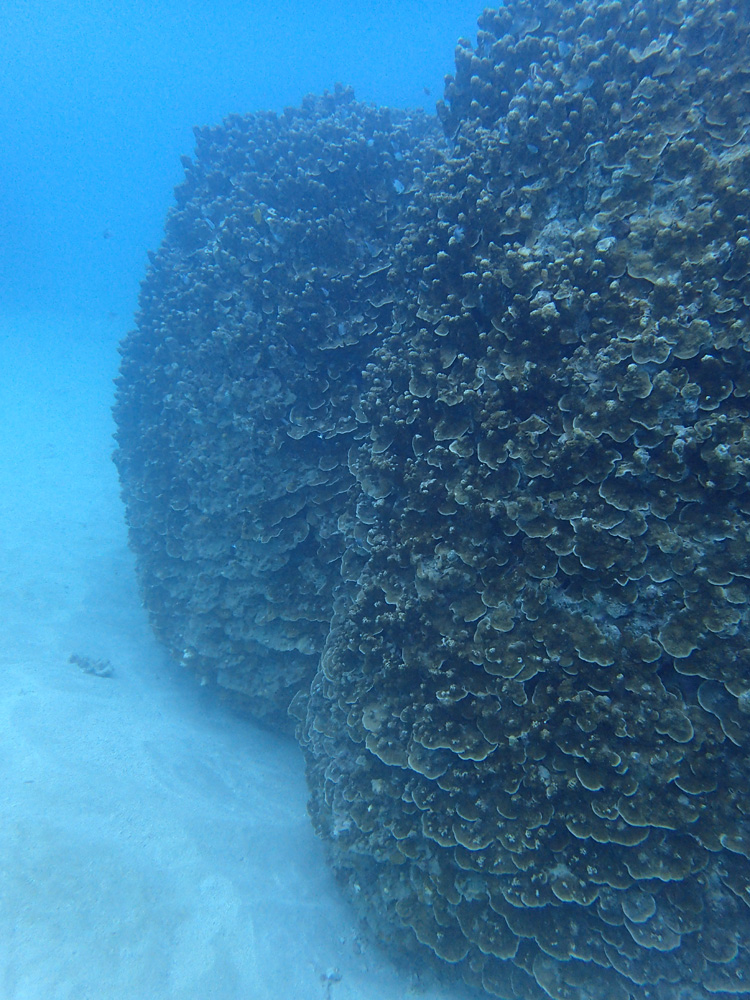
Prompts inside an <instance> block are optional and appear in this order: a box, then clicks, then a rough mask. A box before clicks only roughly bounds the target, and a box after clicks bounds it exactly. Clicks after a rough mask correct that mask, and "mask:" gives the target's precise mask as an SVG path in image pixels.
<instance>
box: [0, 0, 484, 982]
mask: <svg viewBox="0 0 750 1000" xmlns="http://www.w3.org/2000/svg"><path fill="white" fill-rule="evenodd" d="M477 13H478V7H477V4H476V3H474V2H464V0H462V2H456V0H439V2H434V3H421V2H410V0H407V2H403V0H399V2H395V0H394V2H389V3H358V4H350V3H340V2H338V0H332V2H324V3H318V4H303V3H293V2H285V0H282V2H279V0H274V2H273V3H271V2H263V3H259V2H242V3H240V2H235V0H226V2H218V3H208V2H206V3H204V2H198V0H187V2H180V3H176V2H171V0H156V2H149V3H146V2H142V0H127V2H126V0H122V2H113V0H44V2H42V0H6V2H4V3H3V4H2V9H1V10H0V146H2V149H3V157H2V165H1V166H0V372H2V378H1V379H0V420H1V421H2V435H0V483H1V484H2V489H0V566H1V567H2V569H1V571H0V621H2V635H3V641H2V644H0V718H1V721H0V773H1V775H2V782H1V783H2V789H3V791H2V802H3V805H2V811H3V822H2V825H1V830H0V997H1V998H2V1000H145V998H149V1000H151V998H164V1000H177V998H180V1000H203V998H208V997H211V998H215V1000H239V998H242V1000H246V998H250V997H252V998H254V1000H264V998H267V1000H271V998H277V997H285V998H286V1000H318V998H320V1000H327V998H334V1000H347V998H355V997H357V998H368V1000H391V998H393V997H397V996H402V995H405V994H406V993H407V992H408V991H409V990H410V989H416V988H418V987H419V982H418V978H417V977H416V973H415V972H413V971H412V970H410V969H408V968H406V969H404V968H403V967H401V968H397V967H396V966H395V965H393V964H392V962H391V961H390V958H389V956H388V955H387V954H384V953H382V952H379V951H378V950H377V948H376V947H375V946H374V945H373V944H372V942H371V941H368V940H367V938H366V937H365V936H363V935H362V933H361V931H360V928H359V925H358V921H357V918H356V916H355V915H354V914H353V912H352V911H351V910H350V908H349V907H348V905H347V904H346V903H345V902H344V901H343V899H342V898H341V897H340V894H339V892H338V889H337V887H336V885H335V882H334V879H333V876H332V874H331V872H330V870H329V869H328V867H327V865H326V863H325V859H324V857H323V852H322V850H321V847H320V844H319V843H318V842H317V840H316V838H315V835H314V833H313V831H312V829H311V827H310V823H309V819H308V816H307V813H306V803H307V790H306V788H305V782H304V774H303V762H302V759H301V755H300V752H299V749H298V748H297V747H296V746H295V745H294V744H292V743H291V742H287V741H286V740H282V739H281V738H277V737H275V736H273V735H272V734H269V733H268V732H267V731H259V730H255V729H254V728H253V727H252V725H250V724H249V723H248V722H247V720H246V719H241V718H238V717H237V716H236V715H233V714H231V712H230V710H229V709H228V708H227V707H226V706H225V705H223V704H221V703H220V702H219V701H218V699H217V698H216V697H215V693H214V692H209V691H207V690H205V689H201V688H199V687H198V686H197V685H196V684H195V680H194V678H193V677H192V676H191V675H189V674H188V672H187V671H185V670H184V669H183V668H182V667H181V666H178V665H175V664H174V663H172V661H170V660H169V659H168V658H167V657H166V656H165V654H164V652H163V650H162V649H161V647H160V646H159V645H158V644H157V643H156V641H155V640H154V638H153V635H152V633H151V631H150V629H149V627H148V625H147V622H146V616H145V612H144V610H143V608H142V606H141V598H140V595H139V593H138V589H137V584H136V578H135V569H134V563H133V559H132V556H131V554H130V553H129V551H128V548H127V538H126V527H125V519H124V513H123V508H122V505H121V502H120V499H119V487H118V482H117V477H116V472H115V469H114V466H113V465H112V462H111V451H112V432H113V429H114V425H113V422H112V418H111V405H112V401H113V384H112V380H113V378H114V376H115V374H116V372H117V365H118V360H119V359H118V355H117V344H118V341H119V340H120V339H121V338H122V337H123V336H124V335H125V334H126V333H127V331H128V330H129V329H130V328H131V327H132V326H133V322H134V320H133V313H134V310H135V307H136V303H137V298H138V290H139V284H140V281H141V279H142V278H143V276H144V273H145V270H146V266H147V251H148V250H156V249H157V248H158V246H159V244H160V242H161V240H162V238H163V226H164V219H165V216H166V214H167V211H168V209H169V208H170V206H171V205H172V204H173V200H174V198H173V188H174V186H175V184H176V183H178V182H179V181H180V179H181V178H182V175H183V167H182V165H181V162H180V157H181V156H191V155H192V153H193V148H194V144H195V137H194V134H193V127H194V126H206V125H213V124H216V123H218V122H219V121H220V120H221V119H222V118H223V117H224V116H226V115H228V114H231V113H239V114H244V113H247V112H251V111H259V110H262V109H273V110H276V111H281V110H282V109H283V108H284V107H285V106H286V105H298V104H299V103H300V102H301V100H302V99H303V97H304V95H305V94H306V93H308V92H311V91H315V92H318V93H322V92H323V91H324V90H325V89H330V90H332V89H333V88H334V86H335V84H336V83H337V82H338V81H342V82H344V83H346V84H352V85H353V86H354V87H355V88H356V91H357V95H358V97H359V98H360V99H362V100H365V101H372V102H375V103H384V104H392V105H397V106H412V105H423V106H424V107H426V108H428V109H431V108H432V107H434V102H435V100H436V99H437V98H438V97H439V96H440V94H441V91H442V83H443V74H444V73H446V72H448V71H449V70H450V69H451V66H452V61H453V50H454V46H455V42H456V40H457V39H458V37H459V36H461V35H466V36H472V37H473V35H474V33H475V30H476V15H477ZM426 90H429V91H430V93H429V94H428V93H426V92H425V91H426ZM71 657H72V659H71ZM422 995H425V996H427V997H430V998H438V997H441V998H442V997H448V996H449V995H450V996H453V995H454V993H452V992H449V991H444V990H442V989H440V988H438V987H437V986H434V987H433V986H426V987H425V992H424V993H423V994H422ZM455 995H457V994H455Z"/></svg>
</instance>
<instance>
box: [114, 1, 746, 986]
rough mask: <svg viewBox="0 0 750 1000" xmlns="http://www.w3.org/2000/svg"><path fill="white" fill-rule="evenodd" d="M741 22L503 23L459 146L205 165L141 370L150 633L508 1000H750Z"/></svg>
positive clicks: (392, 131) (191, 194)
mask: <svg viewBox="0 0 750 1000" xmlns="http://www.w3.org/2000/svg"><path fill="white" fill-rule="evenodd" d="M749 29H750V6H749V5H748V2H747V0H739V2H736V3H735V4H730V3H728V2H726V0H715V2H709V0H691V2H690V3H685V2H673V0H648V2H636V3H634V4H624V3H621V2H619V0H614V2H604V3H601V2H600V3H594V2H589V0H583V2H575V0H574V2H566V3H561V2H555V0H549V2H546V3H543V4H537V3H535V4H531V3H528V2H526V0H508V3H507V4H505V5H504V6H503V7H502V8H501V9H500V10H498V11H492V10H487V11H485V13H484V14H483V15H482V16H481V18H480V21H479V33H478V40H477V44H476V47H472V46H471V45H470V44H469V43H468V42H464V41H462V42H461V43H460V44H459V47H458V49H457V52H456V70H455V75H454V76H453V77H449V78H448V79H447V83H446V91H445V99H444V101H443V102H440V104H439V105H438V113H439V121H438V120H435V119H433V118H431V117H429V116H427V115H424V114H421V113H405V112H401V111H394V110H387V109H382V108H375V107H371V106H366V105H362V104H359V103H357V102H356V101H355V100H354V97H353V95H352V94H351V92H350V91H348V90H346V89H343V88H337V90H336V92H335V93H332V94H326V95H324V96H323V97H321V98H318V99H313V98H310V99H307V100H305V101H304V102H303V104H302V106H301V107H300V108H297V109H290V110H288V111H286V112H284V114H282V115H279V116H277V115H274V114H254V115H249V116H246V117H239V116H237V117H232V118H229V119H227V120H226V121H225V122H224V123H223V124H221V125H219V126H218V127H215V128H209V129H203V130H199V131H198V133H197V147H196V153H195V157H194V159H192V160H187V161H186V163H185V180H184V182H183V183H182V185H181V186H180V187H179V188H178V190H177V206H176V208H175V209H174V210H173V211H172V212H171V214H170V216H169V219H168V222H167V230H166V237H165V240H164V243H163V244H162V246H161V248H160V249H159V251H158V252H157V253H155V254H154V255H153V257H152V265H151V268H150V270H149V273H148V275H147V276H146V279H145V281H144V283H143V289H142V295H141V304H140V312H139V314H138V317H137V328H136V330H135V331H134V332H133V333H131V334H130V335H129V336H128V337H127V338H126V340H125V342H124V344H123V346H122V355H123V360H122V369H121V376H120V379H119V387H118V398H117V404H116V418H117V423H118V427H119V430H118V442H119V449H118V452H117V454H116V461H117V464H118V467H119V471H120V476H121V480H122V486H123V493H124V497H125V502H126V504H127V510H128V519H129V524H130V537H131V543H132V546H133V548H134V549H135V551H136V553H137V556H138V570H139V574H140V578H141V581H142V585H143V590H144V595H145V600H146V602H147V606H148V608H149V612H150V615H151V619H152V621H153V625H154V627H155V629H156V631H157V633H158V634H159V636H160V637H161V638H162V639H163V640H164V642H165V643H166V644H167V645H168V646H169V647H170V648H171V650H172V651H173V652H174V654H175V656H177V657H178V658H181V659H182V660H183V661H184V662H186V663H189V664H190V665H191V667H192V668H194V669H195V670H196V671H197V673H198V675H199V676H200V677H201V678H203V679H205V680H206V681H208V682H210V683H212V684H215V685H218V686H219V687H220V688H223V689H225V690H226V691H227V692H231V694H232V696H233V697H234V698H235V699H236V700H237V702H239V703H241V704H242V705H244V706H245V707H246V709H247V710H248V711H249V712H251V713H252V714H253V715H254V716H256V717H257V718H261V719H264V720H265V721H266V722H268V723H272V724H276V725H279V726H282V725H283V726H287V727H291V721H290V719H291V718H294V719H295V720H296V725H297V736H298V739H299V740H300V742H301V744H302V746H303V747H304V750H305V754H306V759H307V769H308V779H309V785H310V795H311V805H310V811H311V815H312V818H313V822H314V824H315V827H316V829H317V831H318V832H319V833H320V834H321V836H322V837H323V838H324V839H325V841H326V842H327V845H328V848H329V854H330V859H331V863H332V864H333V866H334V867H335V869H336V871H337V872H338V874H339V876H340V879H341V882H342V884H343V886H344V887H345V889H346V891H347V892H348V894H349V895H350V896H351V898H352V900H353V901H354V905H355V906H356V907H357V909H358V910H359V912H360V914H361V915H362V917H363V918H364V919H366V920H367V922H368V923H369V924H370V926H371V927H372V928H373V929H374V931H375V932H376V933H377V934H378V935H379V936H380V937H381V938H382V939H383V940H385V941H386V942H393V943H394V944H395V943H398V944H399V945H401V946H404V947H407V948H409V947H411V948H413V949H415V950H417V951H421V952H422V953H424V954H425V955H434V956H437V957H438V959H440V960H443V961H444V962H446V963H450V964H451V965H452V967H454V968H455V969H457V970H458V971H459V972H460V973H461V974H462V975H463V976H464V978H465V979H466V980H467V981H468V982H469V983H471V984H474V985H477V986H479V987H481V988H483V989H484V990H486V992H487V993H488V994H489V995H491V996H495V997H504V998H523V1000H544V998H547V997H552V998H555V1000H589V998H591V997H593V996H597V997H606V998H607V1000H628V998H634V1000H647V998H654V997H657V996H658V998H659V1000H709V998H714V1000H716V998H719V1000H721V998H724V1000H727V998H728V997H729V996H730V995H733V996H736V995H738V994H745V993H750V960H749V958H750V933H749V923H748V916H749V915H750V914H749V912H748V906H750V819H749V818H748V816H749V814H750V790H749V787H748V781H747V775H748V768H749V764H750V762H749V761H748V730H749V729H750V672H749V670H748V662H749V659H750V638H749V637H750V631H749V630H748V625H749V616H750V582H749V579H750V537H749V535H750V521H749V519H748V515H749V514H750V490H749V489H748V476H749V475H750V424H749V423H748V411H749V410H750V366H749V365H748V350H749V349H750V231H749V229H748V226H749V222H748V220H749V217H750V138H749V129H750V63H749V62H748V60H747V53H748V51H750V37H749V36H750V30H749ZM289 713H291V715H290V714H289Z"/></svg>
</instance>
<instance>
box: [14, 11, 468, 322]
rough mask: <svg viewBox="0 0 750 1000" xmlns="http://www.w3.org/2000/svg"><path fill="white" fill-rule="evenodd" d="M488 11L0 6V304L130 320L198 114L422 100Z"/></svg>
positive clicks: (428, 103) (436, 89) (200, 121)
mask: <svg viewBox="0 0 750 1000" xmlns="http://www.w3.org/2000/svg"><path fill="white" fill-rule="evenodd" d="M481 7H482V4H480V3H479V2H477V0H435V2H431V3H426V2H423V0H390V2H387V3H383V2H377V3H375V2H365V3H352V2H344V0H325V2H322V3H315V4H310V3H296V2H292V0H267V2H250V0H243V2H239V0H218V2H214V3H210V2H208V0H205V2H199V0H184V2H176V0H4V2H3V4H2V13H1V14H0V26H1V30H0V149H2V157H1V158H0V309H1V308H5V309H6V310H7V309H12V310H13V311H14V312H15V311H18V310H23V309H27V308H31V309H33V310H35V311H38V310H45V308H46V307H47V306H51V307H53V308H54V309H70V310H72V311H75V312H76V313H80V312H84V313H91V314H93V315H96V316H97V317H110V319H111V320H112V322H113V324H117V325H124V326H125V327H127V325H128V322H129V317H130V315H131V314H132V311H133V309H134V307H135V303H136V296H137V290H138V282H139V279H140V277H141V274H142V272H143V269H144V267H145V262H146V251H147V250H148V249H153V248H154V247H156V246H157V245H158V243H159V241H160V238H161V232H162V223H163V219H164V215H165V213H166V211H167V208H168V206H169V205H170V202H171V193H172V189H173V188H174V186H175V184H176V183H178V182H179V180H180V178H181V174H182V170H181V167H180V161H179V157H180V155H182V154H189V153H190V152H191V150H192V148H193V134H192V128H193V126H194V125H204V124H212V123H216V122H218V121H219V120H220V119H221V118H222V117H224V116H225V115H227V114H230V113H244V112H250V111H257V110H261V109H271V110H281V109H283V108H284V107H286V106H288V105H293V104H298V103H299V102H300V100H301V98H302V97H303V96H304V95H305V94H306V93H310V92H317V93H320V92H322V91H323V90H324V89H326V88H328V89H331V88H333V86H334V84H335V83H336V82H337V81H341V82H343V83H346V84H350V85H352V86H353V87H354V89H355V94H356V96H357V98H358V99H359V100H363V101H371V102H375V103H379V104H389V105H393V106H399V107H415V106H423V107H425V108H427V109H431V108H432V107H433V106H434V102H435V100H437V99H438V98H439V97H440V96H441V94H442V83H443V77H444V75H445V73H447V72H450V71H451V70H452V68H453V51H454V47H455V43H456V41H457V40H458V38H459V37H461V36H462V35H463V36H466V37H471V38H474V37H475V34H476V32H475V27H476V17H477V15H478V13H479V11H480V9H481ZM426 90H427V91H429V94H428V93H426V92H425V91H426Z"/></svg>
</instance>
